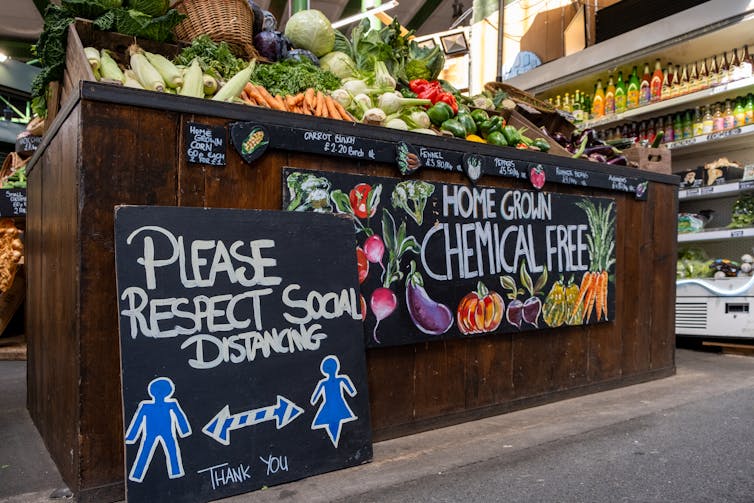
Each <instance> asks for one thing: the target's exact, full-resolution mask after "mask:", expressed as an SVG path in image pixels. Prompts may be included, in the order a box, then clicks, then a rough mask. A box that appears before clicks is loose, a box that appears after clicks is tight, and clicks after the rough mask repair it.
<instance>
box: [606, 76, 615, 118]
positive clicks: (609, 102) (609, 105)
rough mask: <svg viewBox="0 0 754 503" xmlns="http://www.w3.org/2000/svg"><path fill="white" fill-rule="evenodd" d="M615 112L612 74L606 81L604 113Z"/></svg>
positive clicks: (612, 113) (611, 113) (610, 113)
mask: <svg viewBox="0 0 754 503" xmlns="http://www.w3.org/2000/svg"><path fill="white" fill-rule="evenodd" d="M614 114H615V83H614V82H613V76H612V75H610V78H609V79H608V81H607V88H606V89H605V115H614Z"/></svg>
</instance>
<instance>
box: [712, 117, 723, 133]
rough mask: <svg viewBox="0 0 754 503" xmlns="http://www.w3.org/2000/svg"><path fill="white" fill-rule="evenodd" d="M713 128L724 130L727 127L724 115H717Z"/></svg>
mask: <svg viewBox="0 0 754 503" xmlns="http://www.w3.org/2000/svg"><path fill="white" fill-rule="evenodd" d="M712 129H713V131H722V130H723V129H725V119H723V118H722V117H715V119H714V120H713V121H712Z"/></svg>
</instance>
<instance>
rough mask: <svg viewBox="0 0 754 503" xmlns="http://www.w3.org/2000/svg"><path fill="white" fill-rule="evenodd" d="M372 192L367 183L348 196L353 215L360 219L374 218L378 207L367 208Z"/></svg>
mask: <svg viewBox="0 0 754 503" xmlns="http://www.w3.org/2000/svg"><path fill="white" fill-rule="evenodd" d="M371 191H372V186H371V185H369V184H367V183H360V184H358V185H357V186H356V187H354V188H353V189H351V192H350V193H349V194H348V199H349V201H350V202H351V209H352V210H353V214H354V215H356V216H357V217H358V218H369V217H371V216H374V213H375V212H376V211H377V207H376V206H375V207H374V208H369V207H367V201H368V200H369V193H370V192H371Z"/></svg>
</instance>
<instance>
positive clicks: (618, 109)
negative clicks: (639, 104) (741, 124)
mask: <svg viewBox="0 0 754 503" xmlns="http://www.w3.org/2000/svg"><path fill="white" fill-rule="evenodd" d="M625 111H626V83H625V82H623V72H618V83H617V84H615V113H617V114H622V113H623V112H625Z"/></svg>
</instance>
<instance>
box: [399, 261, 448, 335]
mask: <svg viewBox="0 0 754 503" xmlns="http://www.w3.org/2000/svg"><path fill="white" fill-rule="evenodd" d="M406 307H407V308H408V314H409V315H410V316H411V321H413V322H414V325H416V328H418V329H419V330H421V331H422V332H424V333H425V334H428V335H440V334H444V333H445V332H447V331H448V330H449V329H450V327H451V326H452V325H453V313H451V312H450V309H449V308H448V306H446V305H444V304H440V303H439V302H435V301H434V300H432V299H431V298H430V297H429V294H427V291H426V290H425V289H424V278H422V275H421V273H420V272H419V271H417V270H416V262H414V261H413V260H412V261H411V271H410V272H409V273H408V276H406Z"/></svg>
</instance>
